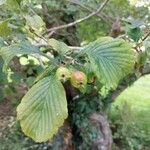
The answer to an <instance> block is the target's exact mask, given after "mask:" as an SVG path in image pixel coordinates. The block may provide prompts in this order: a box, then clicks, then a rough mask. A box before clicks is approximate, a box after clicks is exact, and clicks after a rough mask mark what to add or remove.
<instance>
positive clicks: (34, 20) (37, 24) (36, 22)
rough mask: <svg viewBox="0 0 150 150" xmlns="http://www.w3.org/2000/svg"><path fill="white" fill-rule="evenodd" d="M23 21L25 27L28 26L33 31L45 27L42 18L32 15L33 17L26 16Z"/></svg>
mask: <svg viewBox="0 0 150 150" xmlns="http://www.w3.org/2000/svg"><path fill="white" fill-rule="evenodd" d="M25 19H26V23H27V25H28V26H30V27H31V28H32V29H34V30H39V29H40V28H41V27H43V26H44V25H45V23H44V21H43V20H42V18H41V17H40V16H38V15H33V16H29V15H26V16H25Z"/></svg>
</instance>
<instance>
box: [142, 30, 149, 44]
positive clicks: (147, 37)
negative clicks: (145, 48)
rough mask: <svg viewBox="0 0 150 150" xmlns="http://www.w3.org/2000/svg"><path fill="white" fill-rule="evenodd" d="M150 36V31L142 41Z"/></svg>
mask: <svg viewBox="0 0 150 150" xmlns="http://www.w3.org/2000/svg"><path fill="white" fill-rule="evenodd" d="M149 36H150V31H149V32H148V33H147V34H146V35H145V37H143V38H142V42H143V41H145V40H146V39H147V38H148V37H149Z"/></svg>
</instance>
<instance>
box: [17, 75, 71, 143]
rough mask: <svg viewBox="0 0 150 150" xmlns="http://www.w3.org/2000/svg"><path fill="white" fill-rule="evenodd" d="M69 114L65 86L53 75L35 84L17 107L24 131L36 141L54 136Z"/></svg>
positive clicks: (42, 140)
mask: <svg viewBox="0 0 150 150" xmlns="http://www.w3.org/2000/svg"><path fill="white" fill-rule="evenodd" d="M67 116H68V111H67V101H66V95H65V91H64V88H63V86H62V84H61V82H60V81H58V80H56V79H55V78H54V77H53V76H50V77H46V78H44V79H42V80H40V81H39V82H38V83H37V84H35V85H34V86H33V87H32V88H31V89H30V90H29V91H28V93H27V94H26V95H25V96H24V97H23V99H22V101H21V103H20V104H19V106H18V107H17V117H18V119H19V120H20V123H21V128H22V130H23V132H24V133H25V134H26V135H27V136H29V137H31V138H32V139H33V140H35V141H36V142H44V141H46V140H48V139H50V138H52V137H53V135H54V134H56V133H57V130H58V129H59V127H61V126H62V125H63V122H64V119H66V118H67Z"/></svg>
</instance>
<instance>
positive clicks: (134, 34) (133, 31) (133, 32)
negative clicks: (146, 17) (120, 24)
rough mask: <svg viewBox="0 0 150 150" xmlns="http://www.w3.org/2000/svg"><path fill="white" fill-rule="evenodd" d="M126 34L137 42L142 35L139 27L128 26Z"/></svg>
mask: <svg viewBox="0 0 150 150" xmlns="http://www.w3.org/2000/svg"><path fill="white" fill-rule="evenodd" d="M127 34H128V36H129V37H130V38H131V39H133V40H134V41H135V42H138V41H139V40H140V38H141V37H142V31H141V29H140V28H130V29H128V31H127Z"/></svg>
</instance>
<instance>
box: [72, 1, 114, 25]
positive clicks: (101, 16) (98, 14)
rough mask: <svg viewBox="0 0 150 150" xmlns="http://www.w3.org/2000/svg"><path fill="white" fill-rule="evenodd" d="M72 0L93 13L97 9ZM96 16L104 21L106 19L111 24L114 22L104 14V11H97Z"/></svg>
mask: <svg viewBox="0 0 150 150" xmlns="http://www.w3.org/2000/svg"><path fill="white" fill-rule="evenodd" d="M70 2H71V3H73V4H76V5H78V6H80V7H81V8H83V9H85V10H87V11H89V12H91V13H92V12H93V11H96V10H95V9H93V8H90V7H89V6H85V5H82V4H81V3H80V2H79V1H76V0H73V1H70ZM96 16H98V17H99V18H100V19H102V20H103V21H105V22H106V23H107V24H109V25H111V24H112V23H113V21H112V20H110V19H109V18H108V17H106V15H105V16H104V15H103V13H102V12H101V13H97V14H96ZM108 21H109V22H108Z"/></svg>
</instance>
